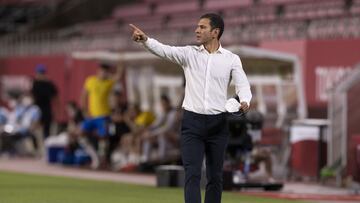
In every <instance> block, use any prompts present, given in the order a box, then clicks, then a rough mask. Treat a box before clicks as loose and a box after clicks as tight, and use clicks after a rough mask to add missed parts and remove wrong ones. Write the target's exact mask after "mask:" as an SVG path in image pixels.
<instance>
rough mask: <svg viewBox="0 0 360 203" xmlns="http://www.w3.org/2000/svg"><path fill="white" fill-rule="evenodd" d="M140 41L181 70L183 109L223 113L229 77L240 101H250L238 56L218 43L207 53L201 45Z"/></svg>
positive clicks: (196, 111) (151, 40)
mask: <svg viewBox="0 0 360 203" xmlns="http://www.w3.org/2000/svg"><path fill="white" fill-rule="evenodd" d="M143 44H144V46H145V48H147V49H148V50H149V51H150V52H152V53H153V54H155V55H157V56H159V57H161V58H164V59H167V60H170V61H172V62H174V63H177V64H179V65H180V66H181V67H182V68H183V69H184V73H185V80H186V86H185V98H184V101H183V105H182V107H183V108H184V109H185V110H188V111H192V112H195V113H199V114H206V115H212V114H219V113H222V112H225V111H226V110H225V104H226V100H227V92H228V87H229V84H230V81H231V78H232V79H233V80H234V84H235V90H236V94H237V95H238V96H239V98H240V102H247V103H248V104H250V100H251V97H252V95H251V91H250V85H249V81H248V80H247V77H246V75H245V72H244V70H243V68H242V64H241V60H240V58H239V56H238V55H236V54H233V53H232V52H230V51H229V50H226V49H224V48H222V47H221V46H220V47H219V49H218V50H217V51H216V52H214V53H209V52H208V51H207V50H206V49H205V47H204V46H203V45H201V46H183V47H175V46H169V45H164V44H162V43H160V42H158V41H156V40H155V39H151V38H148V40H147V41H145V42H144V43H143Z"/></svg>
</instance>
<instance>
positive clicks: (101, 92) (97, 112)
mask: <svg viewBox="0 0 360 203" xmlns="http://www.w3.org/2000/svg"><path fill="white" fill-rule="evenodd" d="M114 83H115V81H114V80H113V79H105V80H101V79H99V78H98V77H96V76H90V77H88V78H87V79H86V81H85V90H86V91H87V92H88V110H89V114H90V116H91V117H100V116H108V115H110V113H111V109H110V104H109V98H110V94H111V91H112V89H113V86H114Z"/></svg>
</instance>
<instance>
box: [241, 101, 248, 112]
mask: <svg viewBox="0 0 360 203" xmlns="http://www.w3.org/2000/svg"><path fill="white" fill-rule="evenodd" d="M240 110H242V111H243V112H247V111H248V110H249V105H248V104H247V102H241V103H240Z"/></svg>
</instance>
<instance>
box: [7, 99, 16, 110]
mask: <svg viewBox="0 0 360 203" xmlns="http://www.w3.org/2000/svg"><path fill="white" fill-rule="evenodd" d="M16 105H17V102H16V100H14V99H11V100H10V101H9V107H10V108H12V109H13V108H15V107H16Z"/></svg>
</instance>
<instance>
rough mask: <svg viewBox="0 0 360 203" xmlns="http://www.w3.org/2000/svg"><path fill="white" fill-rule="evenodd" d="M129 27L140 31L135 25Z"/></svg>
mask: <svg viewBox="0 0 360 203" xmlns="http://www.w3.org/2000/svg"><path fill="white" fill-rule="evenodd" d="M129 26H130V27H132V28H133V29H134V30H140V29H139V28H138V27H136V26H135V25H133V24H129Z"/></svg>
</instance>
